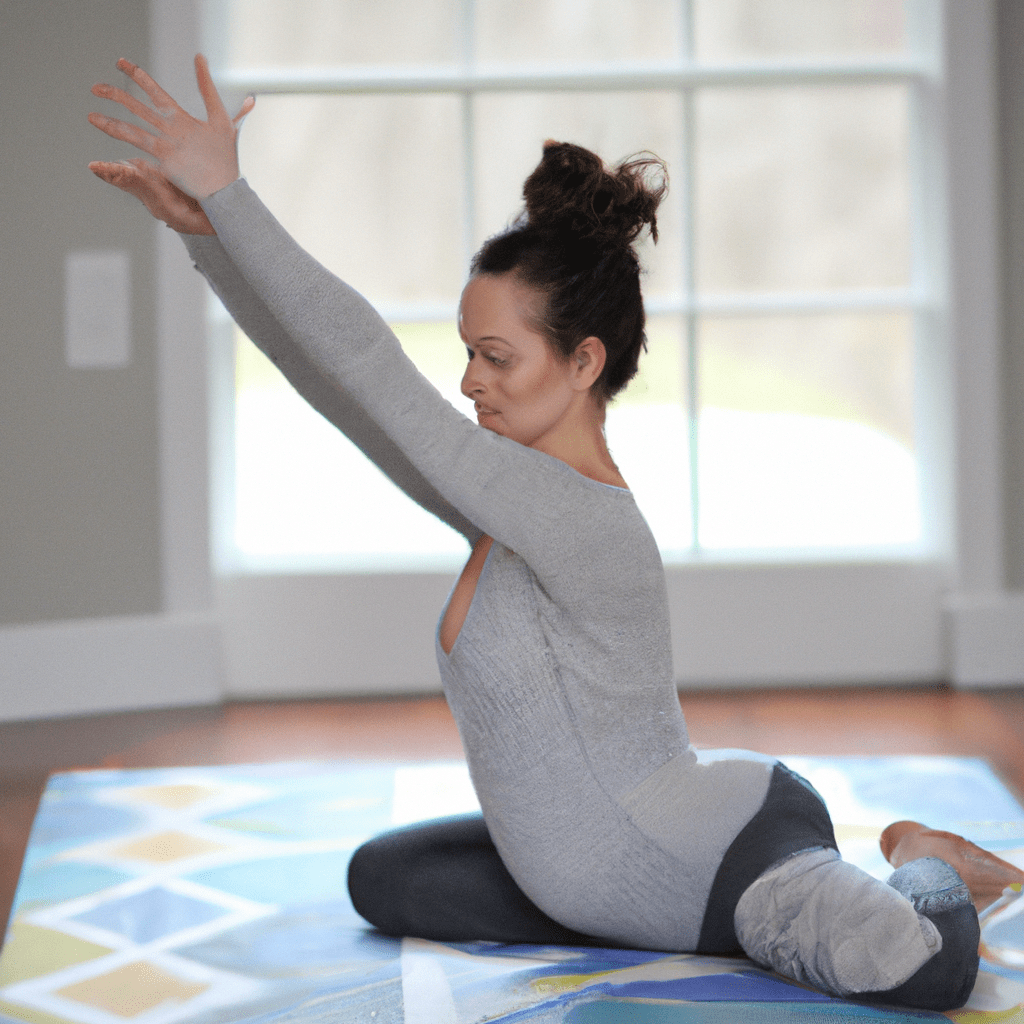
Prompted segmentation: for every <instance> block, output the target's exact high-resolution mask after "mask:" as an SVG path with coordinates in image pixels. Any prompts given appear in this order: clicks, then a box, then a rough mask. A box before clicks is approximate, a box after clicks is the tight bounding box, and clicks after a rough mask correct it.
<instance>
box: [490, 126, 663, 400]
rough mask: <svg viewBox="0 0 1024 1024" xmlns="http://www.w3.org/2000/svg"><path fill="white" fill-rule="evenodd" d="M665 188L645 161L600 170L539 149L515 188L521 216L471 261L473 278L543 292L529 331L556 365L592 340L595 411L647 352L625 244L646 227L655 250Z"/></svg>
mask: <svg viewBox="0 0 1024 1024" xmlns="http://www.w3.org/2000/svg"><path fill="white" fill-rule="evenodd" d="M649 179H651V180H649ZM667 187H668V186H667V172H666V170H665V165H664V163H663V162H662V161H661V160H659V159H658V158H657V157H655V156H652V155H650V154H641V155H640V156H636V157H632V158H631V159H629V160H626V161H625V162H623V163H621V164H619V165H618V166H617V167H614V168H611V169H608V168H606V167H605V165H604V163H603V162H602V161H601V158H600V157H598V156H597V155H595V154H594V153H591V152H590V151H589V150H587V149H583V148H582V147H581V146H575V145H573V144H572V143H569V142H550V141H549V142H546V143H545V144H544V155H543V157H542V158H541V162H540V164H539V165H538V166H537V168H536V170H534V172H533V173H532V174H531V175H530V176H529V177H528V178H527V179H526V184H525V185H524V186H523V197H524V198H525V199H526V209H525V211H524V212H523V213H522V214H521V215H520V217H519V218H518V220H516V221H515V222H514V223H513V224H512V226H511V227H510V228H509V229H508V230H506V231H504V232H503V233H502V234H499V235H495V236H494V237H493V238H491V239H489V240H488V241H487V242H485V243H484V245H483V246H482V248H481V249H480V251H479V252H478V253H477V254H476V256H474V257H473V262H472V265H471V271H472V273H474V274H495V275H499V274H508V273H512V274H515V275H516V276H517V277H518V278H519V279H520V280H521V281H522V282H523V283H524V284H527V285H529V286H531V287H533V288H536V289H538V290H539V291H541V292H543V294H544V295H545V296H546V298H547V304H546V308H545V309H544V310H543V311H542V312H541V313H540V315H539V317H538V321H537V324H536V326H537V329H538V330H539V331H540V332H541V333H542V334H543V335H544V336H545V337H546V338H547V339H548V341H549V343H550V344H551V346H552V348H553V349H554V350H555V352H556V353H559V354H560V355H561V356H562V357H563V358H566V359H568V358H569V357H570V356H571V355H572V353H573V352H574V351H575V350H576V346H577V345H579V343H580V342H581V341H583V340H584V338H589V337H597V338H600V339H601V341H602V342H603V343H604V347H605V351H606V353H607V358H606V361H605V365H604V369H603V370H602V372H601V376H600V377H599V378H598V379H597V381H596V382H595V385H594V387H595V389H596V393H597V395H598V397H600V398H601V400H602V401H607V400H608V399H610V398H612V397H613V396H614V395H616V394H618V392H619V391H621V390H622V389H623V388H624V387H625V386H626V384H627V383H629V381H630V380H631V379H632V378H633V376H634V375H635V374H636V371H637V365H638V363H639V360H640V352H641V350H642V349H646V347H647V340H646V336H645V334H644V305H643V299H642V298H641V295H640V261H639V260H638V259H637V255H636V252H635V251H634V249H633V243H634V242H635V241H636V238H637V236H638V235H639V234H640V232H641V231H643V229H644V227H645V226H647V225H650V229H651V237H652V238H653V239H654V241H657V240H658V228H657V220H656V217H655V213H656V211H657V209H658V204H659V203H660V202H661V199H662V197H663V196H664V194H665V191H666V189H667Z"/></svg>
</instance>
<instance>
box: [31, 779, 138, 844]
mask: <svg viewBox="0 0 1024 1024" xmlns="http://www.w3.org/2000/svg"><path fill="white" fill-rule="evenodd" d="M143 820H144V819H143V818H142V817H141V816H140V815H138V814H136V813H134V812H133V811H129V810H125V809H123V808H120V807H109V806H106V805H104V804H96V803H90V802H89V801H88V800H85V799H82V798H81V797H65V796H64V795H63V794H61V793H60V792H59V791H58V792H57V793H54V794H50V793H47V794H46V798H45V799H44V800H43V801H42V802H41V803H40V805H39V811H38V813H37V814H36V820H35V824H34V825H33V826H32V835H31V838H30V839H29V843H30V845H31V846H32V848H33V850H34V852H35V853H36V854H37V855H41V856H49V855H52V854H53V853H55V852H57V851H58V850H65V849H69V848H70V847H72V846H79V845H81V844H82V843H87V842H97V841H98V840H100V839H107V838H109V837H111V836H117V835H124V834H125V833H126V832H128V831H129V830H130V829H131V828H132V827H133V826H135V825H137V824H138V823H140V822H142V821H143Z"/></svg>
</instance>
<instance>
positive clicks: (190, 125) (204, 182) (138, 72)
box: [89, 54, 256, 206]
mask: <svg viewBox="0 0 1024 1024" xmlns="http://www.w3.org/2000/svg"><path fill="white" fill-rule="evenodd" d="M195 65H196V81H197V82H198V84H199V92H200V94H201V95H202V97H203V103H204V104H205V105H206V116H207V120H205V121H200V120H199V119H198V118H195V117H193V116H192V115H191V114H189V113H188V112H187V111H186V110H183V109H182V108H181V107H180V106H179V105H178V104H177V103H176V102H175V101H174V99H173V98H172V97H171V96H170V95H168V94H167V93H166V92H164V90H163V89H161V88H160V86H159V85H157V83H156V82H155V81H153V79H152V78H151V77H150V76H149V75H147V74H146V72H145V71H143V70H142V68H140V67H139V66H138V65H136V64H132V63H131V61H127V60H124V59H122V60H119V61H118V62H117V66H118V68H119V69H120V70H121V71H123V72H124V73H125V74H126V75H127V76H128V77H129V78H130V79H131V80H132V81H133V82H135V84H136V85H138V86H139V88H140V89H142V91H143V92H144V93H145V94H146V95H147V96H148V97H149V99H150V101H151V103H152V105H151V106H150V105H149V104H146V103H143V102H142V101H140V100H137V99H136V98H135V97H134V96H131V95H130V94H129V93H127V92H125V91H124V89H119V88H117V87H115V86H112V85H103V84H101V85H94V86H93V88H92V92H93V95H95V96H98V97H100V98H101V99H106V100H113V101H114V102H115V103H120V104H121V106H122V107H124V108H125V109H126V110H127V111H129V113H132V114H134V115H135V116H136V117H138V118H139V119H140V120H142V121H144V122H145V123H146V124H148V125H149V126H150V128H151V130H148V131H147V130H146V129H145V128H140V127H139V126H138V125H134V124H129V123H128V122H126V121H121V120H118V119H117V118H114V117H107V116H106V115H105V114H95V113H94V114H90V115H89V121H90V122H91V123H92V124H93V125H95V126H96V127H97V128H99V130H100V131H102V132H106V134H107V135H109V136H111V138H115V139H120V140H121V141H123V142H128V143H130V144H131V145H133V146H135V147H137V148H138V149H141V150H142V151H143V152H144V153H148V154H149V155H150V156H151V157H153V159H154V160H155V161H156V170H157V171H158V172H159V173H160V174H162V175H163V177H164V178H166V179H167V180H168V181H169V182H170V183H172V184H173V185H176V186H177V187H178V188H179V189H181V190H182V191H183V192H185V193H187V194H188V195H189V196H193V197H194V198H196V199H205V198H206V197H207V196H209V195H212V194H213V193H214V192H216V191H218V190H219V189H222V188H224V186H225V185H230V184H231V182H233V181H234V180H235V179H236V178H237V177H238V130H239V127H240V126H241V123H242V119H243V118H244V117H245V116H246V114H248V113H249V111H250V110H252V108H253V105H254V104H255V102H256V100H255V98H254V97H252V96H249V97H248V98H247V99H246V100H245V102H244V103H243V104H242V109H241V110H240V111H239V112H238V113H237V114H236V115H235V116H234V117H233V118H232V117H229V116H228V112H227V110H226V109H225V108H224V103H223V102H222V101H221V98H220V94H219V93H218V92H217V89H216V86H214V84H213V79H212V78H211V76H210V69H209V67H208V66H207V63H206V58H205V57H203V56H202V54H199V55H197V56H196V61H195ZM100 177H103V175H100ZM108 180H109V179H108ZM119 187H120V186H119ZM140 198H141V196H140ZM143 201H145V200H143ZM147 206H148V204H147Z"/></svg>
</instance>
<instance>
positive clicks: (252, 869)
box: [191, 850, 352, 906]
mask: <svg viewBox="0 0 1024 1024" xmlns="http://www.w3.org/2000/svg"><path fill="white" fill-rule="evenodd" d="M351 857H352V851H351V850H344V851H326V852H324V853H296V854H293V855H292V856H290V857H272V858H265V859H260V860H252V861H247V862H245V863H242V864H229V865H227V866H226V867H222V868H211V869H210V870H208V871H199V872H197V873H196V874H194V875H192V876H191V880H192V881H194V882H198V883H199V884H200V885H208V886H209V887H210V888H211V889H220V890H221V891H222V892H229V893H232V894H233V895H235V896H241V897H242V898H243V899H249V900H255V901H256V902H257V903H279V904H282V905H284V906H291V905H294V904H296V903H310V902H312V901H313V900H316V899H322V900H336V899H343V898H345V897H346V896H347V895H348V862H349V860H350V859H351Z"/></svg>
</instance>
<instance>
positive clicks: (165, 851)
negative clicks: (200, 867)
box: [111, 832, 228, 863]
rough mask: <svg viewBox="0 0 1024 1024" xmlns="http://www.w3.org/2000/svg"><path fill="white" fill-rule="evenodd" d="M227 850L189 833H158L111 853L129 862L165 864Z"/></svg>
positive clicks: (117, 847)
mask: <svg viewBox="0 0 1024 1024" xmlns="http://www.w3.org/2000/svg"><path fill="white" fill-rule="evenodd" d="M226 849H228V847H227V846H225V845H224V844H223V843H211V842H210V840H208V839H200V838H199V837H198V836H190V835H189V834H188V833H187V832H158V833H157V834H156V835H152V836H146V837H145V838H144V839H137V840H135V842H132V843H125V844H124V845H123V846H116V847H114V848H113V850H112V851H111V852H112V853H113V854H114V855H115V856H118V857H127V858H128V859H129V860H145V861H153V862H157V863H163V862H166V861H172V860H185V858H186V857H199V856H201V855H202V854H204V853H215V852H216V851H217V850H226Z"/></svg>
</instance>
